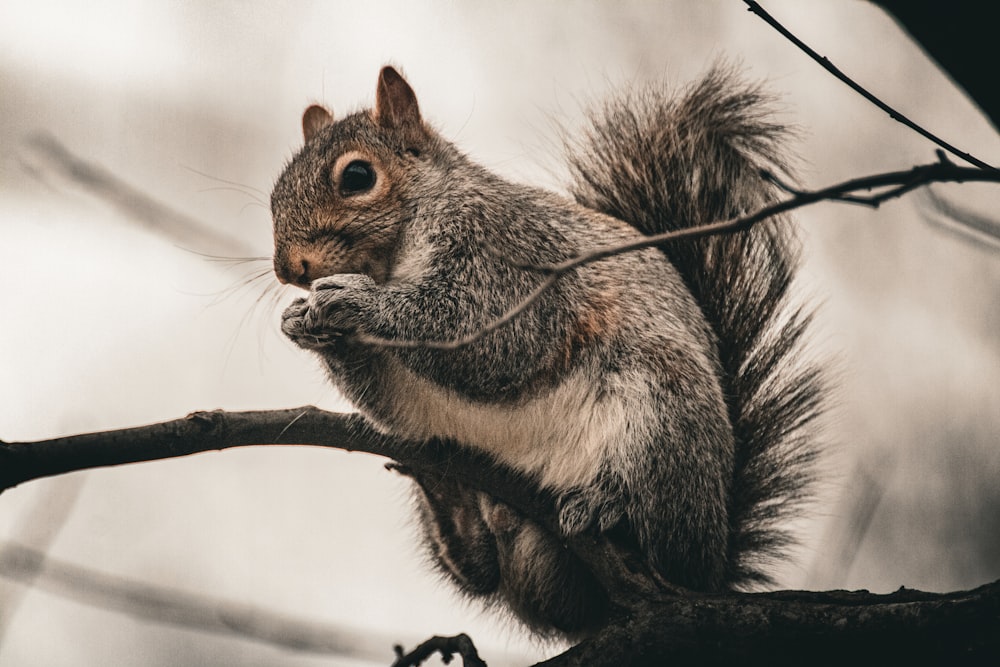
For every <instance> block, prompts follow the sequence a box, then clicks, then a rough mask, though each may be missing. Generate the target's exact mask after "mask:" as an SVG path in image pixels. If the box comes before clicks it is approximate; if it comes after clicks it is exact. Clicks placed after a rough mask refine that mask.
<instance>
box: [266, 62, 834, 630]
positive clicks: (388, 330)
mask: <svg viewBox="0 0 1000 667" xmlns="http://www.w3.org/2000/svg"><path fill="white" fill-rule="evenodd" d="M768 104H769V98H768V96H767V95H766V94H764V93H762V92H761V90H760V89H759V88H758V87H755V86H751V85H747V84H744V83H743V82H742V81H741V80H740V79H739V77H738V76H737V75H735V74H734V73H733V72H732V71H731V70H730V68H727V67H721V66H717V67H714V68H713V69H712V70H711V71H710V72H709V73H708V75H707V76H705V77H704V78H703V79H702V80H701V81H700V82H698V83H696V84H694V85H692V86H691V87H689V88H688V89H687V90H685V91H683V92H682V93H681V94H679V95H669V94H667V93H666V92H664V91H662V90H660V89H657V88H649V89H644V90H640V91H633V92H632V93H630V94H624V95H621V96H618V97H614V98H612V99H610V100H609V101H607V102H606V103H605V104H604V106H603V108H601V109H599V110H598V111H596V112H595V113H593V114H592V117H591V124H590V125H589V127H588V128H587V130H586V131H585V132H583V133H582V134H581V135H580V136H581V138H580V139H578V140H576V141H574V142H569V143H568V146H567V148H568V152H569V156H568V164H569V168H570V172H571V176H572V185H571V187H570V194H571V196H572V198H573V200H570V199H568V198H566V197H563V196H560V195H557V194H554V193H552V192H548V191H546V190H543V189H540V188H536V187H532V186H530V185H524V184H518V183H513V182H510V181H507V180H504V179H502V178H500V177H499V176H497V175H495V174H493V173H491V172H490V171H488V170H487V169H485V168H484V167H482V166H480V165H478V164H476V163H475V162H473V161H472V160H471V159H470V158H468V157H467V156H466V155H464V154H463V153H462V152H460V150H459V149H458V148H457V147H456V146H455V145H454V144H452V143H450V142H449V141H447V140H446V139H444V138H443V137H442V136H441V135H440V134H439V133H438V132H437V131H436V130H434V129H433V128H432V127H431V126H430V125H429V124H428V123H427V122H425V121H424V119H423V117H422V115H421V111H420V108H419V106H418V103H417V98H416V95H415V93H414V91H413V89H412V88H411V87H410V85H409V84H408V83H407V82H406V80H405V79H404V78H403V77H402V76H401V75H400V74H399V73H398V72H397V71H396V70H395V69H394V68H392V67H389V66H387V67H385V68H383V69H382V70H381V72H380V74H379V77H378V82H377V87H376V98H375V105H374V107H373V108H372V109H367V110H362V111H359V112H356V113H352V114H350V115H347V116H345V117H343V118H341V119H338V120H335V119H334V117H333V115H332V113H331V112H330V111H329V110H328V109H326V108H324V107H322V106H318V105H313V106H310V107H309V108H307V109H306V111H305V113H304V114H303V117H302V131H303V135H304V138H305V144H304V146H303V147H302V148H301V150H300V151H298V153H297V154H296V155H295V156H294V158H293V159H292V160H291V162H290V163H288V164H287V166H286V167H285V169H284V171H283V173H282V174H281V175H280V177H279V178H278V179H277V182H276V184H275V186H274V189H273V191H272V195H271V212H272V217H273V222H274V239H275V250H274V270H275V273H276V275H277V278H278V279H279V280H280V282H282V283H285V284H290V285H295V286H298V287H301V288H304V289H307V290H308V291H309V294H308V296H306V297H304V298H299V299H296V300H295V301H294V302H293V303H292V305H290V306H289V307H288V308H287V310H286V311H285V312H284V314H283V317H282V325H281V326H282V330H283V332H284V333H285V334H286V335H287V336H288V337H289V338H290V339H291V340H292V341H293V342H294V343H296V344H297V345H298V346H300V347H302V348H304V349H307V350H311V351H313V352H315V353H316V354H317V355H318V356H319V358H320V359H321V360H322V362H323V363H324V364H325V366H326V368H327V370H328V372H329V375H330V377H331V379H332V382H333V384H334V385H335V386H336V387H337V388H338V389H339V390H340V391H341V392H342V393H343V394H344V395H345V397H346V398H347V399H348V400H350V401H351V402H352V403H353V404H354V405H355V406H356V407H357V409H358V410H359V411H360V412H361V413H362V414H363V415H364V416H365V417H366V418H367V419H368V420H370V421H371V422H372V423H373V424H374V425H375V426H376V427H377V428H379V429H381V430H383V431H385V432H388V433H392V434H393V435H396V436H399V437H405V438H410V439H415V440H425V439H431V438H437V439H442V440H446V441H450V442H454V443H456V445H455V446H456V447H460V446H461V447H471V448H474V449H476V450H479V451H481V452H485V453H486V454H488V455H489V456H490V457H492V458H493V459H494V460H496V461H498V462H500V463H502V464H505V465H507V466H509V467H512V468H513V469H515V470H517V471H519V472H520V473H523V474H524V475H525V476H526V477H527V478H529V479H530V480H532V481H533V482H534V483H536V484H537V485H538V487H540V488H542V489H546V490H548V491H550V492H552V493H553V494H554V495H555V497H556V499H557V509H558V520H559V529H560V531H561V533H562V535H554V534H552V533H551V532H548V531H546V530H543V529H542V528H541V527H540V526H538V525H536V524H534V523H533V522H531V521H530V520H527V519H525V518H524V517H522V516H520V515H518V513H517V512H515V511H514V510H513V509H511V508H510V507H507V506H505V505H503V504H502V503H499V502H498V501H495V500H493V499H492V498H490V497H489V496H487V495H485V494H483V493H480V492H478V491H475V490H473V489H471V488H470V487H468V486H466V485H465V484H463V483H462V481H461V480H450V481H447V482H443V483H439V484H435V485H433V486H432V485H430V484H426V483H424V482H423V481H422V480H421V479H420V478H419V476H415V481H416V488H417V489H418V493H417V495H418V499H419V505H420V511H419V514H420V516H421V523H422V525H423V526H424V529H425V533H426V534H427V537H428V542H429V544H430V553H431V555H432V556H433V558H434V559H435V560H436V561H437V563H438V565H439V566H440V568H441V569H442V570H443V571H444V572H445V573H446V574H447V575H448V576H449V577H450V578H451V579H453V580H454V581H455V582H456V583H457V584H458V586H459V587H460V588H461V589H462V590H463V591H465V592H466V593H468V594H470V595H472V596H476V597H480V598H483V599H485V600H488V601H493V602H498V603H500V604H501V605H503V606H505V607H507V608H508V609H509V610H511V611H512V612H513V613H514V615H515V616H516V617H518V618H519V619H520V620H521V621H523V622H524V623H525V624H526V625H527V626H528V627H529V628H530V629H532V630H534V631H535V632H537V633H539V634H541V635H549V636H563V637H567V638H574V637H582V636H586V635H587V634H588V633H592V632H594V631H595V630H596V629H597V628H599V627H600V626H601V623H602V622H603V621H604V620H605V619H606V618H607V615H608V613H609V611H608V608H609V601H608V595H607V593H606V592H605V591H603V590H602V589H601V587H600V586H599V585H598V584H597V582H596V580H595V578H594V576H593V575H592V574H591V573H590V572H589V571H588V570H587V569H586V568H585V567H583V565H582V564H581V563H580V562H578V561H577V560H576V558H575V556H573V554H572V553H571V552H570V551H569V550H567V549H566V548H565V547H564V546H563V543H562V538H564V537H566V536H571V535H575V534H579V533H581V532H583V531H587V530H597V531H602V532H605V533H607V534H608V535H609V536H610V535H613V536H615V537H616V539H622V540H630V543H631V544H635V545H637V548H638V549H639V551H640V553H642V554H643V555H644V557H645V558H646V559H647V560H648V563H649V564H650V565H651V566H652V567H653V568H654V569H655V570H656V571H657V572H658V573H659V574H661V575H662V576H663V577H664V578H665V579H666V580H667V581H670V582H672V583H675V584H677V585H680V586H684V587H687V588H690V589H694V590H698V591H723V590H728V589H733V588H743V587H747V586H749V585H752V584H755V583H759V582H766V581H768V577H767V575H766V573H765V571H764V569H763V565H764V564H765V563H766V561H767V560H768V559H769V558H770V557H773V556H775V555H778V552H780V551H781V548H782V547H783V546H784V545H785V544H786V543H787V541H788V536H787V534H786V532H785V531H783V530H782V529H781V526H780V525H779V522H780V520H782V519H783V518H785V517H787V516H788V515H789V513H790V512H792V511H793V510H794V509H795V508H796V507H797V506H798V505H799V503H800V501H801V500H802V499H803V498H804V497H805V495H806V491H807V487H808V483H809V482H810V480H811V477H812V472H811V471H812V466H811V463H812V462H813V459H814V456H815V448H814V445H813V444H812V438H811V437H810V434H809V429H808V428H807V427H808V426H809V424H810V423H811V421H812V420H813V418H814V417H815V416H816V415H817V414H818V413H819V411H820V408H821V406H822V393H823V392H822V388H821V385H822V382H821V380H822V377H821V376H822V374H821V372H820V370H819V368H818V367H817V366H815V365H813V364H810V363H807V362H806V361H805V360H804V359H803V354H802V347H803V345H802V339H803V334H804V332H805V330H806V327H807V325H808V322H809V320H810V315H809V314H808V312H806V311H805V310H804V309H802V308H800V307H795V306H794V304H792V303H790V298H789V295H788V291H789V285H790V283H791V281H792V279H793V277H794V273H795V267H796V264H797V258H796V251H795V246H794V240H793V238H792V234H791V231H790V229H789V227H788V223H787V221H786V220H772V221H769V222H765V223H760V224H758V225H757V226H755V227H754V228H752V229H750V230H748V231H744V232H741V233H737V234H731V235H716V236H708V237H701V238H689V239H685V240H678V241H673V242H666V243H664V244H662V245H661V246H658V247H649V248H645V249H642V250H637V251H633V252H629V253H624V254H617V255H612V256H610V257H605V258H603V259H600V260H598V261H594V262H591V263H587V264H583V265H581V266H579V267H577V268H575V269H573V270H572V271H570V272H568V273H566V274H564V275H562V276H560V277H559V279H558V280H557V281H555V282H554V283H553V284H552V285H551V287H550V288H548V289H546V290H545V291H543V292H542V293H541V294H540V296H539V297H538V298H537V299H536V300H535V301H534V302H532V303H531V305H530V306H528V307H527V308H526V309H525V310H524V311H523V312H522V313H521V314H520V315H519V316H517V317H516V318H514V319H513V320H511V321H510V322H508V323H506V324H504V325H503V326H500V327H496V328H490V329H488V330H487V327H488V325H490V324H491V323H492V322H494V321H495V320H496V319H497V318H499V317H501V316H502V315H503V314H504V313H505V312H507V311H508V310H509V309H511V308H512V307H514V306H515V305H517V304H518V303H520V302H521V301H522V300H524V299H525V297H526V296H528V295H529V294H530V293H532V291H533V290H535V289H536V287H537V286H538V285H539V283H540V282H541V281H542V280H543V279H544V277H545V276H544V274H543V273H541V272H539V271H537V270H532V269H531V268H530V267H538V266H547V265H551V264H553V263H556V262H559V261H562V260H565V259H567V258H572V257H575V256H578V255H580V254H581V253H584V252H586V251H588V250H592V249H595V248H603V247H606V246H613V245H616V244H624V243H627V242H629V241H633V240H635V239H637V238H640V237H641V235H649V234H655V233H658V232H664V231H670V230H675V229H682V228H687V227H693V226H697V225H701V224H706V223H709V222H714V221H718V220H724V219H730V218H734V217H737V216H741V215H744V214H747V213H750V212H753V211H755V210H757V209H759V208H762V207H764V206H766V205H767V204H769V203H773V202H774V201H775V200H776V199H777V197H778V194H779V193H780V189H779V187H778V185H776V183H775V179H769V178H767V177H766V176H765V175H764V173H763V170H769V171H771V172H775V173H788V170H787V165H786V162H787V160H786V159H785V158H784V157H783V156H784V149H783V142H784V139H785V136H786V135H787V134H788V130H787V128H785V127H784V126H783V125H781V124H778V123H776V122H774V121H772V120H770V113H769V105H768ZM526 267H528V268H526ZM484 331H485V333H482V332H484ZM476 332H480V333H482V335H481V336H479V337H478V338H475V339H474V340H472V342H470V343H468V344H465V345H461V346H458V347H456V348H455V349H442V348H441V347H440V346H435V345H432V344H425V345H420V344H416V345H412V344H411V345H399V346H394V345H383V344H378V343H377V341H378V340H382V341H385V340H388V341H394V340H396V341H410V342H412V341H418V342H419V341H425V342H428V343H430V342H439V341H455V340H462V339H464V338H465V337H469V336H470V335H472V334H475V333H476ZM404 472H405V471H404Z"/></svg>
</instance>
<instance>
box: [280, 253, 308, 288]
mask: <svg viewBox="0 0 1000 667" xmlns="http://www.w3.org/2000/svg"><path fill="white" fill-rule="evenodd" d="M318 265H319V262H318V261H316V258H314V257H312V256H310V255H309V253H303V252H295V251H292V252H290V253H288V255H287V256H284V257H282V256H279V255H275V257H274V273H275V275H276V276H278V281H279V282H281V283H283V284H285V285H295V286H296V287H301V288H303V289H309V285H310V283H312V281H313V280H315V279H316V278H317V277H318V276H315V275H311V274H310V270H312V271H313V273H315V269H316V266H318Z"/></svg>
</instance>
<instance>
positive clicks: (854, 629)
mask: <svg viewBox="0 0 1000 667" xmlns="http://www.w3.org/2000/svg"><path fill="white" fill-rule="evenodd" d="M293 443H297V444H303V445H318V446H325V447H339V448H342V449H347V450H349V451H364V452H370V453H374V454H378V455H381V456H390V457H392V458H395V459H398V460H400V461H401V462H402V464H403V466H406V467H409V468H411V469H419V470H420V473H421V474H422V475H426V476H433V475H439V476H442V477H443V476H445V475H448V476H459V477H461V478H462V480H463V483H467V484H469V485H470V486H473V487H475V488H478V489H480V490H483V491H485V492H486V493H489V494H491V495H493V496H494V497H496V498H497V499H499V500H501V501H503V502H506V503H508V504H510V505H511V506H513V507H515V508H516V509H518V510H519V511H521V512H522V513H523V514H524V515H525V516H527V517H529V518H531V519H532V520H534V521H536V522H537V523H539V524H540V525H541V526H542V527H543V528H545V529H547V530H549V531H550V532H553V534H558V532H557V528H556V525H557V524H556V521H555V506H554V503H552V501H551V498H549V497H548V496H547V495H546V494H545V493H543V492H539V491H538V490H537V489H535V488H534V485H533V484H532V483H530V481H527V480H525V479H523V478H521V477H518V476H517V475H516V474H514V473H512V472H510V471H507V470H505V469H504V468H502V467H500V466H497V465H496V464H494V463H492V462H490V461H489V460H488V459H486V458H485V457H484V456H482V455H480V454H478V453H477V452H475V451H473V450H471V449H468V448H463V447H459V446H457V445H455V444H453V443H441V442H435V441H432V442H428V443H413V442H407V441H404V440H399V439H394V438H392V437H391V436H386V435H382V434H379V433H378V432H376V431H375V430H374V429H373V428H372V427H371V426H369V425H368V424H366V423H365V422H364V420H363V419H362V418H361V417H359V416H358V415H345V414H337V413H329V412H324V411H322V410H318V409H316V408H313V407H305V408H298V409H293V410H276V411H273V412H268V411H263V412H242V413H223V412H218V411H216V412H208V413H205V412H202V413H195V414H193V415H190V416H189V417H187V418H184V419H179V420H175V421H172V422H164V423H161V424H154V425H151V426H146V427H139V428H132V429H124V430H121V431H110V432H107V433H91V434H85V435H79V436H69V437H64V438H57V439H54V440H47V441H40V442H35V443H0V472H2V486H4V487H10V486H13V485H14V484H16V483H20V482H24V481H27V480H29V479H35V478H37V477H42V476H46V475H53V474H59V473H63V472H69V471H71V470H82V469H86V468H93V467H97V466H108V465H116V464H119V463H131V462H136V461H150V460H154V459H158V458H170V457H175V456H184V455H187V454H193V453H196V452H201V451H210V450H218V449H226V448H230V447H239V446H246V445H260V444H270V445H288V444H293ZM564 543H565V544H566V546H567V548H569V549H571V550H573V552H574V553H576V554H577V555H578V556H579V557H580V558H581V559H582V560H584V562H585V563H587V565H588V566H589V567H591V568H592V570H593V572H594V574H595V576H596V577H598V579H599V580H600V581H601V582H602V584H603V585H604V586H605V587H606V588H607V590H608V591H609V594H610V595H611V598H612V600H613V601H614V611H613V614H612V621H611V623H610V624H609V625H608V626H607V627H606V628H605V629H604V630H602V631H601V632H600V633H598V635H596V636H594V637H592V638H591V639H588V640H586V641H585V642H583V643H582V644H580V645H578V646H577V647H575V648H573V649H571V650H570V651H569V652H567V653H565V654H563V655H562V656H559V657H557V658H555V659H553V660H552V661H550V662H549V663H547V664H550V665H612V664H660V663H661V662H662V659H663V658H664V657H665V656H669V657H670V661H671V664H705V663H706V662H707V663H721V662H723V661H731V660H734V659H738V658H740V657H741V656H742V657H746V656H753V655H759V656H763V655H768V656H770V660H771V662H772V663H775V664H781V663H782V662H784V663H786V664H790V663H792V662H796V663H797V662H801V658H802V656H803V655H810V656H816V655H823V656H827V655H828V656H837V657H838V658H841V659H846V658H847V657H848V656H857V655H866V656H868V655H871V656H875V658H877V659H884V658H885V657H887V656H889V655H893V656H896V657H898V656H900V655H902V656H907V659H910V658H912V659H913V660H914V661H915V664H927V663H928V661H935V662H938V661H942V660H945V659H948V658H954V660H957V661H958V662H953V663H951V664H958V663H959V662H961V660H968V661H980V662H988V661H989V660H990V659H996V658H1000V583H996V584H991V585H990V586H984V587H982V588H980V589H977V590H975V591H971V592H969V593H954V594H949V595H938V594H932V593H919V592H915V591H899V592H897V593H895V594H893V595H890V596H880V595H871V594H869V593H867V592H857V593H845V592H829V593H808V592H797V591H783V592H778V593H767V594H728V595H702V594H696V593H692V592H688V591H683V590H680V589H677V588H675V587H671V586H669V585H668V584H663V583H661V582H660V581H658V580H657V579H656V578H655V577H653V576H651V575H649V574H648V573H647V572H642V571H641V570H640V571H636V570H635V569H634V568H635V566H636V563H638V562H641V558H634V557H633V558H629V554H628V552H627V551H626V550H625V548H624V547H621V546H619V545H613V544H611V543H610V542H609V540H608V538H607V537H605V536H603V535H589V536H586V535H585V536H580V537H578V538H573V539H571V540H564ZM30 562H31V561H30V560H29V569H30ZM0 565H2V563H0ZM49 565H51V563H49ZM47 566H48V565H47ZM199 613H203V610H202V612H199ZM151 617H152V616H151ZM236 617H237V618H239V614H236ZM227 619H228V620H226V621H225V623H226V624H229V625H231V624H232V616H227ZM203 622H209V623H215V625H218V624H219V620H218V619H217V618H216V619H215V620H214V621H205V620H203V619H201V618H200V617H199V618H198V620H195V621H193V623H196V624H199V625H200V624H201V623H203ZM251 625H252V623H251ZM705 637H711V638H712V639H711V641H709V642H706V641H705V640H704V638H705ZM865 652H867V653H865ZM776 656H777V657H776ZM781 656H786V657H784V658H782V657H781Z"/></svg>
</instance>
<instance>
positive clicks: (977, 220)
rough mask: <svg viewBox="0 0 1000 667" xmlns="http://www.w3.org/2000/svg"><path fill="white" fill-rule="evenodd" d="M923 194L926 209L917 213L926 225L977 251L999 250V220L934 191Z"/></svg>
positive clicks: (929, 190)
mask: <svg viewBox="0 0 1000 667" xmlns="http://www.w3.org/2000/svg"><path fill="white" fill-rule="evenodd" d="M922 194H923V199H925V200H926V201H927V206H925V207H922V208H921V209H920V213H921V215H922V216H923V219H924V220H925V221H926V222H927V223H928V224H929V225H932V226H934V227H937V228H938V229H941V230H942V231H945V232H948V233H950V234H953V235H954V236H956V237H958V238H960V239H962V240H963V241H965V242H967V243H971V244H972V245H975V246H979V247H980V248H985V249H987V250H993V251H996V250H1000V220H997V219H995V218H988V217H986V216H984V215H981V214H979V213H976V212H975V211H972V210H969V209H967V208H964V207H963V206H960V205H959V204H956V203H955V202H953V201H948V200H947V199H944V198H943V197H941V196H939V195H938V194H937V193H936V192H934V189H933V188H927V189H926V190H924V191H923V193H922Z"/></svg>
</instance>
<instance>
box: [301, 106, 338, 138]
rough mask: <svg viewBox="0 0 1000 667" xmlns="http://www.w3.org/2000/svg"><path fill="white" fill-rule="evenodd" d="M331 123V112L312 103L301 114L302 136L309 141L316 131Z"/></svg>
mask: <svg viewBox="0 0 1000 667" xmlns="http://www.w3.org/2000/svg"><path fill="white" fill-rule="evenodd" d="M331 123H333V114H332V113H330V110H329V109H327V108H326V107H321V106H320V105H318V104H314V105H312V106H311V107H309V108H308V109H306V112H305V113H304V114H302V136H304V137H305V138H306V141H309V140H310V139H312V138H313V137H314V136H316V133H317V132H319V131H320V130H322V129H323V128H324V127H326V126H327V125H330V124H331Z"/></svg>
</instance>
